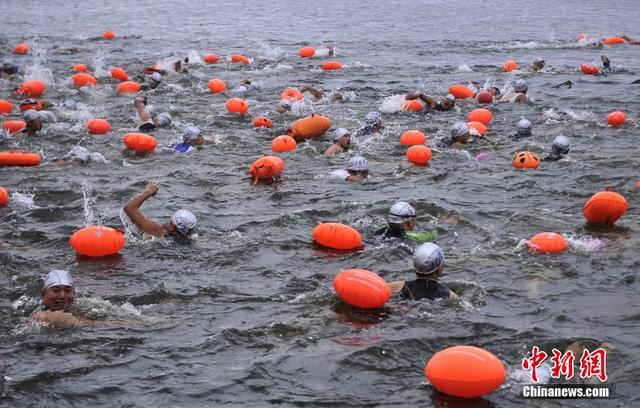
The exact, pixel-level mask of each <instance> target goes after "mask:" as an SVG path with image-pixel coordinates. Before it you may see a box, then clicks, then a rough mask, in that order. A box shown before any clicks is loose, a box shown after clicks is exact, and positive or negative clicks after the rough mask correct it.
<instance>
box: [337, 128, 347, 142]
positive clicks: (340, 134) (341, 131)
mask: <svg viewBox="0 0 640 408" xmlns="http://www.w3.org/2000/svg"><path fill="white" fill-rule="evenodd" d="M345 135H349V136H350V135H351V133H349V131H348V130H347V129H345V128H337V129H336V130H334V131H333V141H334V142H337V141H338V140H339V139H340V138H341V137H343V136H345Z"/></svg>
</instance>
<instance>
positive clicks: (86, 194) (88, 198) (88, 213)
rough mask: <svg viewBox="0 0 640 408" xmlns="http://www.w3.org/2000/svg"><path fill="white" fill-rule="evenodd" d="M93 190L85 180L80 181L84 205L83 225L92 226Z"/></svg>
mask: <svg viewBox="0 0 640 408" xmlns="http://www.w3.org/2000/svg"><path fill="white" fill-rule="evenodd" d="M92 193H93V188H92V186H91V183H89V182H88V181H87V180H83V181H82V197H83V205H84V225H94V218H93V204H95V198H93V196H92Z"/></svg>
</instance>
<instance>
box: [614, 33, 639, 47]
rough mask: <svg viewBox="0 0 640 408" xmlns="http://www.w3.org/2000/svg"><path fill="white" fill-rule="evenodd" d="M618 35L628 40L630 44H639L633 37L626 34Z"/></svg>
mask: <svg viewBox="0 0 640 408" xmlns="http://www.w3.org/2000/svg"><path fill="white" fill-rule="evenodd" d="M619 37H622V38H624V40H625V41H626V42H628V43H629V44H631V45H640V41H638V40H634V39H633V38H631V37H629V36H627V35H620V36H619Z"/></svg>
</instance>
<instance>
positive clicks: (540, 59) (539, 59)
mask: <svg viewBox="0 0 640 408" xmlns="http://www.w3.org/2000/svg"><path fill="white" fill-rule="evenodd" d="M541 62H544V60H543V59H542V58H540V57H536V59H534V60H533V63H534V64H539V63H541Z"/></svg>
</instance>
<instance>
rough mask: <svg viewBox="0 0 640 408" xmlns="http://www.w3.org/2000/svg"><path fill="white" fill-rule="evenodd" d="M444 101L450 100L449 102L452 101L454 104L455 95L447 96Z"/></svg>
mask: <svg viewBox="0 0 640 408" xmlns="http://www.w3.org/2000/svg"><path fill="white" fill-rule="evenodd" d="M444 99H448V100H450V101H452V102H455V101H456V97H455V96H453V94H447V96H445V97H444Z"/></svg>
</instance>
